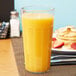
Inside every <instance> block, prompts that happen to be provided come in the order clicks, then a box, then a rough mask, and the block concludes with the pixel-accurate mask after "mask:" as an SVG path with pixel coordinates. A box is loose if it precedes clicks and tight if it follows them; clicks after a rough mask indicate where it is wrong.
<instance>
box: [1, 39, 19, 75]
mask: <svg viewBox="0 0 76 76" xmlns="http://www.w3.org/2000/svg"><path fill="white" fill-rule="evenodd" d="M0 76H19V74H18V70H17V66H16V61H15V56H14V53H13V48H12V44H11V40H10V39H6V40H0Z"/></svg>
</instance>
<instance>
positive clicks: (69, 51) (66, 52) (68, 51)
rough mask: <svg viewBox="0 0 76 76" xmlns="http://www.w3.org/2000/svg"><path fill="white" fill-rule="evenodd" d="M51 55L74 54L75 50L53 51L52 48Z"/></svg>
mask: <svg viewBox="0 0 76 76" xmlns="http://www.w3.org/2000/svg"><path fill="white" fill-rule="evenodd" d="M52 52H53V53H58V54H76V50H68V49H54V48H52Z"/></svg>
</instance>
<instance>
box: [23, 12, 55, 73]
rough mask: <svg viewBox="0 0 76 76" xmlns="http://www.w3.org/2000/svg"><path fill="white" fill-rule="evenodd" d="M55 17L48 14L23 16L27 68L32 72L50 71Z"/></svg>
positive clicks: (26, 14) (27, 14) (25, 14)
mask: <svg viewBox="0 0 76 76" xmlns="http://www.w3.org/2000/svg"><path fill="white" fill-rule="evenodd" d="M53 20H54V17H53V16H52V15H50V14H47V13H24V14H23V15H22V27H23V44H24V55H25V68H26V70H27V71H30V72H46V71H47V70H49V69H50V55H51V51H50V48H51V41H52V31H53Z"/></svg>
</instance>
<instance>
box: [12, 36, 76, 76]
mask: <svg viewBox="0 0 76 76" xmlns="http://www.w3.org/2000/svg"><path fill="white" fill-rule="evenodd" d="M12 44H13V49H14V54H15V57H16V61H17V67H18V71H19V74H20V76H76V65H61V66H51V69H50V71H49V72H47V73H43V74H32V73H29V72H27V71H26V70H25V68H24V57H23V43H22V37H21V38H12Z"/></svg>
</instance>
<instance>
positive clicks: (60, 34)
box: [56, 26, 76, 44]
mask: <svg viewBox="0 0 76 76" xmlns="http://www.w3.org/2000/svg"><path fill="white" fill-rule="evenodd" d="M56 37H57V39H58V40H61V41H63V42H64V43H65V44H71V43H73V42H76V28H75V27H72V26H67V27H65V28H61V29H59V30H57V36H56Z"/></svg>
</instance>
